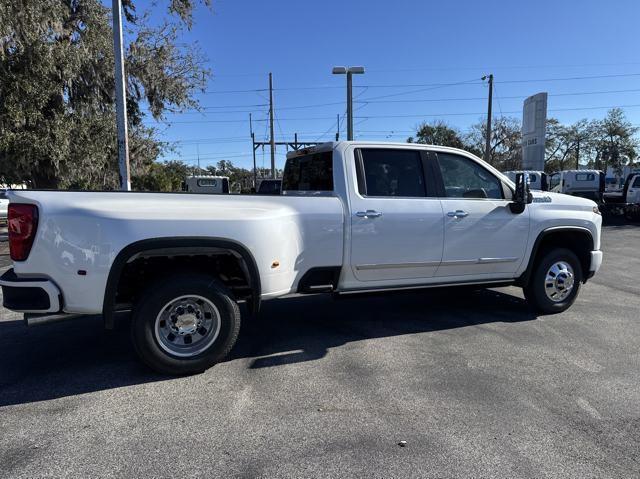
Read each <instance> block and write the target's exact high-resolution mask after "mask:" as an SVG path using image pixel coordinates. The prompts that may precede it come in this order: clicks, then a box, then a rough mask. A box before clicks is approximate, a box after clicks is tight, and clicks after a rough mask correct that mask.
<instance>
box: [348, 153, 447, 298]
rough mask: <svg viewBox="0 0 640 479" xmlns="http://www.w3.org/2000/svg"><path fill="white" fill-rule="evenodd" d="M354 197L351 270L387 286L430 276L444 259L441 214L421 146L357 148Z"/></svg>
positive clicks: (364, 278)
mask: <svg viewBox="0 0 640 479" xmlns="http://www.w3.org/2000/svg"><path fill="white" fill-rule="evenodd" d="M354 157H355V164H354V165H353V167H354V168H355V172H356V175H355V176H356V178H355V181H356V185H355V186H356V187H355V191H354V194H353V195H352V196H351V198H350V200H351V268H352V271H353V274H354V276H355V277H356V279H357V280H359V281H363V282H369V284H371V283H370V282H375V281H384V284H385V286H391V285H394V284H407V283H412V282H413V283H415V282H416V281H415V280H416V279H424V278H431V277H432V276H433V275H434V274H435V272H436V270H437V268H438V266H439V265H440V260H441V258H442V244H443V237H444V230H443V214H442V207H441V205H440V200H439V199H438V198H437V197H436V191H435V182H434V178H433V175H432V174H428V173H427V174H425V172H426V170H427V167H428V165H427V163H426V155H425V154H424V153H423V152H422V151H421V150H416V149H409V148H407V149H402V148H364V147H363V148H358V149H356V150H355V155H354Z"/></svg>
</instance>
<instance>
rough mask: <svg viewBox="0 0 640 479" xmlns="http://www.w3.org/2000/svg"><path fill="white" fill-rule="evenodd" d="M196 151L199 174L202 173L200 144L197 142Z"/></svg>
mask: <svg viewBox="0 0 640 479" xmlns="http://www.w3.org/2000/svg"><path fill="white" fill-rule="evenodd" d="M196 151H197V152H198V174H201V172H200V144H199V143H196Z"/></svg>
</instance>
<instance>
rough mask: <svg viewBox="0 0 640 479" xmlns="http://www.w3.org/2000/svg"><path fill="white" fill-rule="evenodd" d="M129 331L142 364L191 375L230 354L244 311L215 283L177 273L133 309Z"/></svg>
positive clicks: (204, 277) (158, 283)
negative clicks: (241, 311) (241, 312)
mask: <svg viewBox="0 0 640 479" xmlns="http://www.w3.org/2000/svg"><path fill="white" fill-rule="evenodd" d="M131 327H132V338H133V344H134V347H135V349H136V352H137V353H138V355H139V356H140V358H141V359H142V361H143V362H144V363H146V364H147V365H148V366H150V367H151V368H152V369H155V370H156V371H158V372H160V373H163V374H171V375H184V374H193V373H199V372H202V371H204V370H206V369H207V368H210V367H211V366H213V365H214V364H216V363H218V362H219V361H221V360H222V359H223V358H224V357H225V356H226V355H227V354H228V353H229V351H231V348H232V347H233V345H234V344H235V342H236V339H237V337H238V333H239V331H240V310H239V308H238V304H237V303H236V302H235V301H234V300H233V298H232V297H231V294H230V293H229V292H228V291H227V289H226V288H225V287H224V286H223V285H222V284H221V283H220V282H218V281H216V280H215V279H213V278H211V277H208V276H203V275H197V274H194V275H186V274H185V275H178V276H173V277H169V278H166V279H164V280H161V281H159V282H157V283H155V284H153V285H151V286H150V287H149V288H147V290H146V291H145V292H144V293H143V295H142V297H141V299H140V301H138V303H137V304H136V306H135V308H134V311H133V321H132V325H131Z"/></svg>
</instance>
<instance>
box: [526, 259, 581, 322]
mask: <svg viewBox="0 0 640 479" xmlns="http://www.w3.org/2000/svg"><path fill="white" fill-rule="evenodd" d="M581 282H582V267H581V266H580V261H579V260H578V257H577V256H576V255H575V253H573V251H571V250H568V249H566V248H554V249H552V250H549V251H547V252H546V253H545V254H544V255H543V256H542V257H541V259H540V261H538V262H537V265H536V267H535V268H534V271H533V274H532V275H531V278H530V279H529V284H528V285H527V286H525V287H524V288H523V290H524V296H525V298H526V299H527V302H528V303H529V304H530V305H531V306H533V307H534V308H535V309H537V310H538V311H540V312H541V313H544V314H555V313H561V312H563V311H566V310H567V309H568V308H569V307H570V306H571V305H572V304H573V303H574V301H575V300H576V297H577V296H578V292H579V291H580V283H581Z"/></svg>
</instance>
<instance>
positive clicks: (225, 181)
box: [182, 175, 229, 195]
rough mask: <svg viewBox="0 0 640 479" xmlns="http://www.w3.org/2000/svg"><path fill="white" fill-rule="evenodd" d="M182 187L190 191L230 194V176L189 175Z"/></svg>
mask: <svg viewBox="0 0 640 479" xmlns="http://www.w3.org/2000/svg"><path fill="white" fill-rule="evenodd" d="M182 189H183V190H184V191H188V192H190V193H208V194H217V195H226V194H229V177H228V176H206V175H202V176H189V177H187V178H186V179H185V181H184V183H183V185H182Z"/></svg>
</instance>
